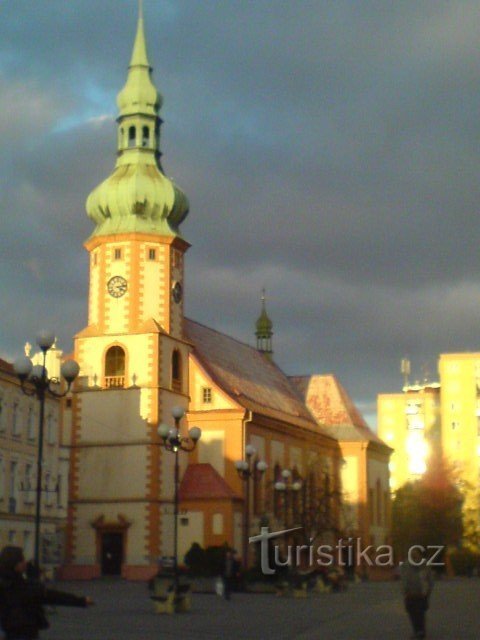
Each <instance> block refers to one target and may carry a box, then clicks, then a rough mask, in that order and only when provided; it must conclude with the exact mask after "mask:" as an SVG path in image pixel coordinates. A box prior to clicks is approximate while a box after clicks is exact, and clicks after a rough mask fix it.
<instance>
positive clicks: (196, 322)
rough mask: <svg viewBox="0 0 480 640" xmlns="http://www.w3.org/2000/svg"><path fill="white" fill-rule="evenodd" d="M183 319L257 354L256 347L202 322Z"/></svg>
mask: <svg viewBox="0 0 480 640" xmlns="http://www.w3.org/2000/svg"><path fill="white" fill-rule="evenodd" d="M183 319H184V320H186V321H187V322H193V324H198V326H199V327H203V328H204V329H208V331H213V332H214V333H218V335H220V336H223V337H224V338H228V339H229V340H234V341H235V342H237V343H238V344H241V345H242V346H244V347H248V348H249V349H252V351H255V353H259V351H258V349H257V348H256V347H254V346H253V345H251V344H248V343H247V342H243V341H242V340H239V339H238V338H234V337H233V336H230V335H228V333H224V332H223V331H220V330H219V329H214V328H213V327H209V326H208V325H206V324H203V322H198V321H197V320H192V319H191V318H187V317H184V318H183Z"/></svg>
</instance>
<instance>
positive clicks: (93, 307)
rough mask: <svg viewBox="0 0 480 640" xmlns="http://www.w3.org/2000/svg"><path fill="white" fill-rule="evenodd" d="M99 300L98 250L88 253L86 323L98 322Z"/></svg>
mask: <svg viewBox="0 0 480 640" xmlns="http://www.w3.org/2000/svg"><path fill="white" fill-rule="evenodd" d="M99 302H100V264H99V251H98V250H96V251H94V252H92V254H91V255H90V292H89V301H88V324H89V325H90V324H98V322H99V319H100V316H99Z"/></svg>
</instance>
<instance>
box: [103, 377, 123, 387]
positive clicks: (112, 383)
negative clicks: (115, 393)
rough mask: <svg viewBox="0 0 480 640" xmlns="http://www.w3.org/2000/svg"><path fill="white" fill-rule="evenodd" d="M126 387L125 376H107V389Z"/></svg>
mask: <svg viewBox="0 0 480 640" xmlns="http://www.w3.org/2000/svg"><path fill="white" fill-rule="evenodd" d="M124 386H125V376H105V388H106V389H116V388H119V387H120V388H123V387H124Z"/></svg>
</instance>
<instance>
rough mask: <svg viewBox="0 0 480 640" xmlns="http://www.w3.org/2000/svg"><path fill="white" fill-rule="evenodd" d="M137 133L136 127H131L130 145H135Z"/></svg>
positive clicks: (129, 133)
mask: <svg viewBox="0 0 480 640" xmlns="http://www.w3.org/2000/svg"><path fill="white" fill-rule="evenodd" d="M136 137H137V133H136V131H135V127H129V129H128V146H129V147H130V148H131V147H134V146H135V141H136Z"/></svg>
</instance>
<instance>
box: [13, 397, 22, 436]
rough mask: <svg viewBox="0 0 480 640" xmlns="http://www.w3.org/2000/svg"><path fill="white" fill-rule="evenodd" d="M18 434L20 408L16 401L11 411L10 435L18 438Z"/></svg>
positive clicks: (19, 429) (19, 430)
mask: <svg viewBox="0 0 480 640" xmlns="http://www.w3.org/2000/svg"><path fill="white" fill-rule="evenodd" d="M20 432H21V425H20V407H19V405H18V401H17V400H15V402H14V403H13V410H12V434H13V435H14V436H19V435H20Z"/></svg>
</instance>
